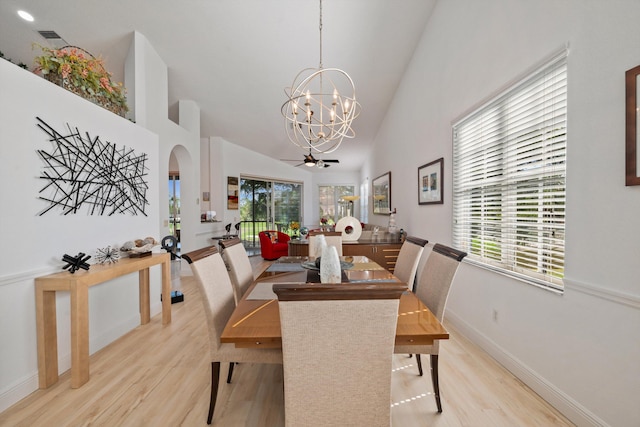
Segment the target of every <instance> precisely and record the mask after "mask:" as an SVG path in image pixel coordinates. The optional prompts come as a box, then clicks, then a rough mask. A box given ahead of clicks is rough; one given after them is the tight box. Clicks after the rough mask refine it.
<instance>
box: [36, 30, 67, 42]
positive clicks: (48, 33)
mask: <svg viewBox="0 0 640 427" xmlns="http://www.w3.org/2000/svg"><path fill="white" fill-rule="evenodd" d="M38 34H40V35H41V36H42V37H44V38H45V39H47V40H49V39H61V38H62V37H60V36H59V35H58V33H56V32H55V31H51V30H49V31H38Z"/></svg>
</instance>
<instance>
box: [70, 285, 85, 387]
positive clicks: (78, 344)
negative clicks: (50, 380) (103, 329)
mask: <svg viewBox="0 0 640 427" xmlns="http://www.w3.org/2000/svg"><path fill="white" fill-rule="evenodd" d="M87 381H89V289H88V287H87V286H83V285H77V284H75V283H74V284H73V285H72V287H71V388H79V387H80V386H82V385H83V384H84V383H86V382H87Z"/></svg>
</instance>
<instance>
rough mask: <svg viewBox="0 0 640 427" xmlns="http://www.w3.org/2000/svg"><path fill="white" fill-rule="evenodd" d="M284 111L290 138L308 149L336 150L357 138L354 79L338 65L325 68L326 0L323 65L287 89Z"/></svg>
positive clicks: (300, 75) (301, 74)
mask: <svg viewBox="0 0 640 427" xmlns="http://www.w3.org/2000/svg"><path fill="white" fill-rule="evenodd" d="M284 91H285V93H286V95H287V98H288V99H287V101H286V102H285V103H284V104H282V107H281V109H280V111H281V112H282V115H283V116H284V118H285V129H286V131H287V136H288V137H289V140H291V142H293V143H294V144H295V145H297V146H298V147H300V148H302V149H304V150H313V151H315V152H317V153H331V152H333V151H335V150H336V149H337V148H338V147H339V146H340V143H341V142H342V140H343V139H344V138H354V137H355V136H356V135H355V132H354V131H353V129H352V128H351V122H353V119H355V118H356V117H358V114H360V104H359V103H358V101H356V91H355V87H354V85H353V80H351V77H349V75H348V74H347V73H346V72H344V71H342V70H340V69H338V68H323V67H322V0H320V65H319V67H318V68H306V69H304V70H302V71H300V72H299V73H298V75H296V77H295V79H294V80H293V84H292V85H291V87H289V88H285V90H284Z"/></svg>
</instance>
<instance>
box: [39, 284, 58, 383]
mask: <svg viewBox="0 0 640 427" xmlns="http://www.w3.org/2000/svg"><path fill="white" fill-rule="evenodd" d="M36 330H37V336H38V383H39V387H40V388H47V387H49V386H50V385H52V384H54V383H56V382H57V381H58V331H57V324H56V293H55V291H43V290H42V289H39V287H37V286H36Z"/></svg>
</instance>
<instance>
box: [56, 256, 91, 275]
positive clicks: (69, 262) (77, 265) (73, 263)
mask: <svg viewBox="0 0 640 427" xmlns="http://www.w3.org/2000/svg"><path fill="white" fill-rule="evenodd" d="M89 258H91V255H86V254H85V253H83V252H80V253H79V254H78V255H76V256H74V257H73V256H70V255H67V254H64V256H63V257H62V261H64V262H66V264H65V265H64V266H63V267H62V269H63V270H66V269H67V268H68V269H69V273H71V274H73V273H75V272H76V271H77V270H79V269H83V270H89V267H90V266H89V264H87V261H88V260H89Z"/></svg>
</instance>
